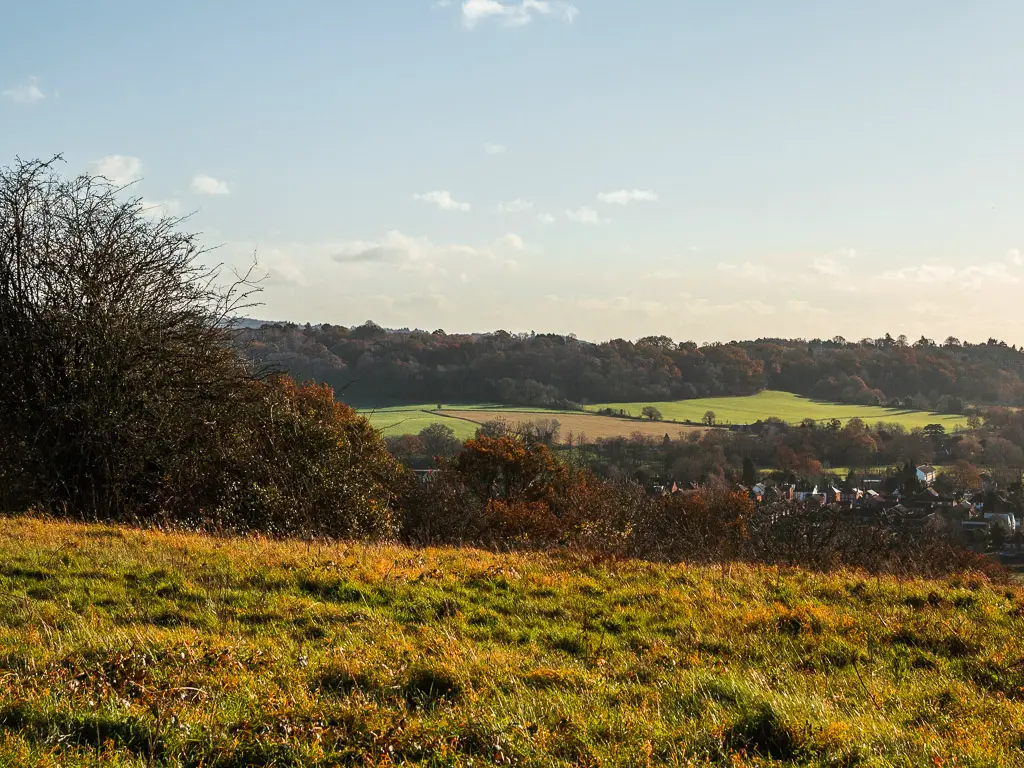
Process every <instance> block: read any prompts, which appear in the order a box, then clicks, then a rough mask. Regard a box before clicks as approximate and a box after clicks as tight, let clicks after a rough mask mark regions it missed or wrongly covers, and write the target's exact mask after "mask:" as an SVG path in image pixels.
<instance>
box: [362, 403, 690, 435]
mask: <svg viewBox="0 0 1024 768" xmlns="http://www.w3.org/2000/svg"><path fill="white" fill-rule="evenodd" d="M436 408H437V404H436V403H435V404H434V405H421V406H420V405H409V406H401V407H398V408H381V409H379V410H364V411H362V412H363V413H364V414H365V415H366V416H368V417H369V419H370V423H371V424H373V425H374V426H375V427H376V428H377V429H380V430H381V431H383V433H384V435H385V436H392V435H414V434H417V433H418V432H419V431H420V430H422V429H423V428H424V427H427V426H429V425H430V424H435V423H436V424H444V425H445V426H447V427H451V428H452V430H454V432H455V436H456V437H458V438H459V439H460V440H465V439H467V438H470V437H473V435H474V434H476V430H477V428H478V427H479V425H480V424H483V423H484V422H487V421H493V420H495V419H504V420H505V421H507V422H508V423H509V424H513V425H514V424H520V423H523V422H529V421H534V420H547V419H556V420H557V421H558V423H559V424H560V425H561V430H560V437H561V439H562V440H563V441H565V440H567V439H568V437H569V435H570V434H572V435H573V436H575V437H578V436H579V435H581V434H582V435H585V436H586V437H587V438H588V439H590V440H596V439H597V438H600V437H629V436H631V435H632V434H634V433H635V432H639V433H641V434H644V435H651V436H654V437H663V436H664V435H665V434H666V433H667V434H669V435H671V436H672V437H677V436H678V435H679V434H681V433H684V432H693V431H700V428H699V427H687V426H684V425H679V424H665V423H661V422H649V421H633V420H630V419H616V418H611V417H608V416H598V415H596V414H592V413H581V412H579V411H557V410H550V409H546V408H520V407H514V408H513V407H508V406H500V405H452V406H446V407H445V408H444V409H443V410H440V411H438V410H436Z"/></svg>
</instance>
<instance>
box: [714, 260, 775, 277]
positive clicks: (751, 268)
mask: <svg viewBox="0 0 1024 768" xmlns="http://www.w3.org/2000/svg"><path fill="white" fill-rule="evenodd" d="M718 271H719V272H724V273H725V274H727V275H731V276H732V277H737V278H742V279H744V280H767V279H768V270H767V269H766V268H765V266H764V265H763V264H754V263H752V262H749V261H745V262H743V263H742V264H728V263H723V264H719V265H718Z"/></svg>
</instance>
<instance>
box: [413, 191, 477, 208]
mask: <svg viewBox="0 0 1024 768" xmlns="http://www.w3.org/2000/svg"><path fill="white" fill-rule="evenodd" d="M413 199H415V200H422V201H423V202H425V203H431V204H432V205H436V206H437V207H438V208H439V209H441V210H442V211H468V210H469V209H470V208H471V207H472V206H470V204H469V203H462V202H459V201H458V200H456V199H455V198H453V197H452V193H451V192H449V191H448V190H447V189H439V190H436V191H434V192H424V193H421V194H416V195H413Z"/></svg>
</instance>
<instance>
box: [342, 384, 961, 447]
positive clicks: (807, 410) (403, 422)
mask: <svg viewBox="0 0 1024 768" xmlns="http://www.w3.org/2000/svg"><path fill="white" fill-rule="evenodd" d="M645 405H654V406H655V407H657V408H658V410H660V411H661V414H662V416H663V417H664V418H665V420H666V421H670V422H671V421H677V422H686V421H691V422H695V423H699V422H700V421H701V419H702V418H703V417H704V414H705V413H706V412H707V411H714V412H715V416H716V417H717V421H718V423H719V424H722V425H727V424H752V423H753V422H755V421H757V420H758V419H766V418H769V417H775V418H778V419H782V420H784V421H787V422H790V423H792V424H797V423H799V422H801V421H803V420H804V419H815V420H818V421H822V420H828V419H839V420H840V421H844V422H845V421H848V420H850V419H852V418H859V419H863V420H864V421H865V422H867V423H868V424H872V425H873V424H875V423H877V422H879V421H882V422H887V423H896V424H902V425H903V426H905V427H906V428H907V429H913V428H914V427H924V426H927V425H928V424H942V425H943V426H944V427H946V430H947V431H949V432H952V431H954V430H956V429H963V428H964V427H965V426H966V419H965V417H963V416H951V415H948V414H939V413H929V412H927V411H908V410H898V409H894V408H879V407H875V406H864V405H846V404H843V403H828V402H822V401H818V400H811V399H809V398H806V397H801V396H799V395H793V394H790V393H788V392H761V393H760V394H757V395H751V396H750V397H711V398H703V399H700V400H679V401H676V402H670V403H602V404H598V405H591V406H588V410H590V411H596V410H600V409H602V408H613V409H615V410H618V409H620V408H621V409H623V410H624V411H626V413H627V414H629V415H631V416H639V415H640V411H641V409H642V408H643V407H644V406H645ZM436 409H437V403H431V404H424V405H405V406H400V407H397V408H380V409H376V410H373V409H363V410H362V412H363V413H365V414H366V415H367V416H369V418H370V421H371V422H372V423H373V425H374V426H375V427H377V428H378V429H381V430H383V432H384V434H385V435H388V436H390V435H412V434H416V433H418V432H419V431H420V430H421V429H423V428H424V427H426V426H429V425H430V424H434V423H440V424H444V425H446V426H449V427H451V428H452V429H453V430H455V435H456V437H458V438H459V439H462V440H465V439H466V438H469V437H472V436H473V435H474V433H475V432H476V424H475V423H474V422H477V423H479V422H483V421H488V420H491V419H497V418H504V419H505V420H506V421H508V422H510V423H516V422H520V421H527V420H529V419H530V418H553V419H558V421H559V422H561V423H562V435H563V437H565V436H567V435H568V433H569V432H570V431H572V432H574V433H575V434H579V433H580V432H581V431H582V432H584V434H586V435H587V437H591V438H595V439H596V438H597V437H613V436H615V437H629V436H630V435H632V434H633V433H634V432H641V433H643V434H651V435H655V436H657V437H661V436H662V435H664V434H665V433H666V432H668V433H669V434H671V435H673V436H675V434H676V433H677V432H678V430H675V431H673V430H672V429H671V428H669V427H668V426H667V425H664V426H661V427H658V426H655V425H653V424H647V425H643V424H641V423H640V422H636V421H631V420H626V419H607V418H605V417H590V418H601V421H586V422H579V423H578V424H577V423H576V420H578V419H580V418H581V417H583V416H582V415H581V414H580V413H579V412H576V411H557V410H548V409H545V408H521V407H513V406H503V405H493V404H486V405H450V406H445V408H444V409H443V410H441V411H438V410H436ZM570 421H571V422H572V424H573V426H572V427H570V426H569V423H570Z"/></svg>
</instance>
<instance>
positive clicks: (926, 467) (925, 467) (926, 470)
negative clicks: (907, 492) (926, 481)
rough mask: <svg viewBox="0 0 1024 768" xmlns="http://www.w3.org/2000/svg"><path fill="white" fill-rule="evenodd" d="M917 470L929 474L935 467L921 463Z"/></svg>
mask: <svg viewBox="0 0 1024 768" xmlns="http://www.w3.org/2000/svg"><path fill="white" fill-rule="evenodd" d="M917 471H918V472H921V473H923V474H926V475H930V474H932V473H933V472H934V471H935V467H933V466H930V465H928V464H922V465H921V466H920V467H918V468H917Z"/></svg>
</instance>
